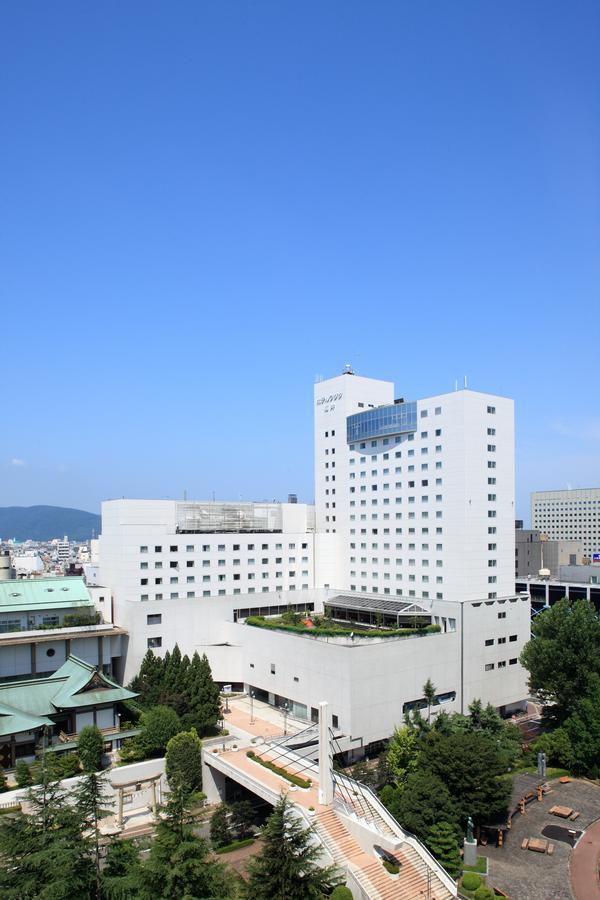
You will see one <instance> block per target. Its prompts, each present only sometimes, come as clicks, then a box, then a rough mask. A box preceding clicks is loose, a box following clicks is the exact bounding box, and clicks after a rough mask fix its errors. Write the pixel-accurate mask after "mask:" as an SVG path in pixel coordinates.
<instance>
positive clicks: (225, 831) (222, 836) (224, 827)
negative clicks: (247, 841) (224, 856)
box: [210, 803, 233, 847]
mask: <svg viewBox="0 0 600 900" xmlns="http://www.w3.org/2000/svg"><path fill="white" fill-rule="evenodd" d="M210 840H211V842H212V845H213V847H225V846H226V844H231V842H232V841H233V831H232V830H231V825H230V809H229V806H228V805H227V803H221V804H220V805H219V806H217V808H216V809H215V811H214V813H213V814H212V816H211V817H210Z"/></svg>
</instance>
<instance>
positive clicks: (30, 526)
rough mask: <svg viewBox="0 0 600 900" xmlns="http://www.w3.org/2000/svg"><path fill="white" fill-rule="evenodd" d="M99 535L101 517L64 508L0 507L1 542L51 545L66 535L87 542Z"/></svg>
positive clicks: (79, 510) (71, 538)
mask: <svg viewBox="0 0 600 900" xmlns="http://www.w3.org/2000/svg"><path fill="white" fill-rule="evenodd" d="M99 533H100V516H98V515H96V514H95V513H90V512H85V511H84V510H83V509H69V508H68V507H64V506H4V507H0V540H9V539H10V538H13V539H14V540H17V541H26V540H31V541H49V540H52V538H62V537H63V536H64V535H65V534H66V535H68V536H69V540H71V541H86V540H89V539H90V538H91V537H93V536H94V535H95V536H96V537H97V536H98V535H99Z"/></svg>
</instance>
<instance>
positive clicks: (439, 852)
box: [426, 822, 462, 879]
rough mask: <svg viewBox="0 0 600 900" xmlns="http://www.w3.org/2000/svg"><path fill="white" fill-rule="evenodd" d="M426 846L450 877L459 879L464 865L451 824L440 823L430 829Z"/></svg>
mask: <svg viewBox="0 0 600 900" xmlns="http://www.w3.org/2000/svg"><path fill="white" fill-rule="evenodd" d="M426 844H427V846H428V847H429V849H430V850H431V852H432V853H433V855H434V856H435V858H436V859H437V861H438V862H439V864H440V865H441V866H443V867H444V869H445V870H446V872H447V873H448V875H450V876H451V877H452V878H454V879H456V878H458V877H459V875H460V873H461V870H462V865H461V858H460V850H459V848H458V842H457V840H456V831H455V830H454V828H453V827H452V825H450V824H449V822H438V824H437V825H433V826H432V827H431V828H430V829H429V833H428V835H427V840H426Z"/></svg>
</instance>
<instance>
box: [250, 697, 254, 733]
mask: <svg viewBox="0 0 600 900" xmlns="http://www.w3.org/2000/svg"><path fill="white" fill-rule="evenodd" d="M250 724H251V725H254V691H250Z"/></svg>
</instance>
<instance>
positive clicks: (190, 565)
mask: <svg viewBox="0 0 600 900" xmlns="http://www.w3.org/2000/svg"><path fill="white" fill-rule="evenodd" d="M301 560H302V562H303V563H307V562H308V556H302V557H301ZM244 562H245V563H246V565H248V566H255V565H256V559H255V558H254V557H251V558H249V559H246V560H244ZM295 562H296V557H295V556H288V563H295ZM275 563H276V564H281V563H283V557H282V556H276V557H275ZM211 564H212V563H211V560H210V559H203V560H202V568H203V569H207V568H210V566H211ZM241 564H242V560H240V559H232V560H226V559H218V560H217V566H227V565H233V566H240V565H241ZM260 564H261V565H263V566H266V565H268V564H269V557H267V556H264V557H261V560H260ZM147 568H148V563H147V562H141V563H140V569H147ZM154 568H155V569H162V568H163V564H162V562H161V560H156V562H155V563H154ZM169 568H170V569H179V563H178V562H176V561H175V560H171V561H170V562H169ZM185 568H186V569H194V568H195V563H194V560H193V559H188V560H186V563H185Z"/></svg>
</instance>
